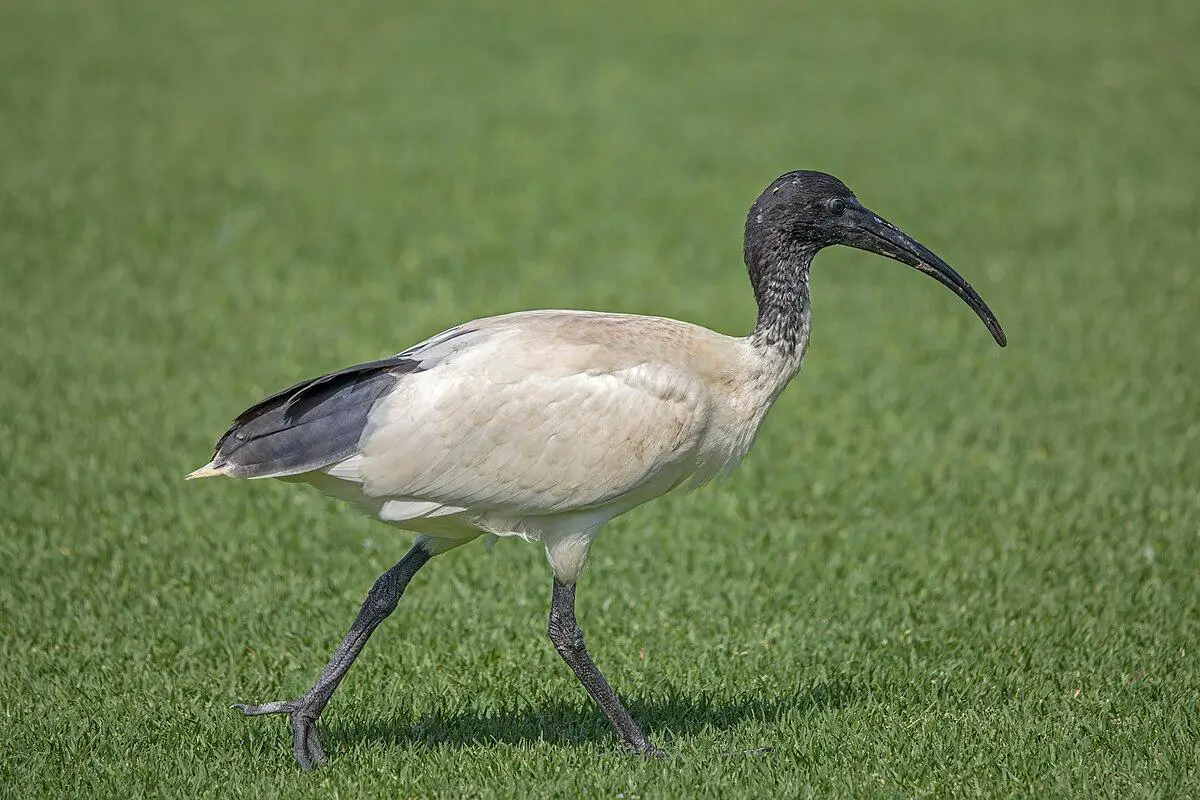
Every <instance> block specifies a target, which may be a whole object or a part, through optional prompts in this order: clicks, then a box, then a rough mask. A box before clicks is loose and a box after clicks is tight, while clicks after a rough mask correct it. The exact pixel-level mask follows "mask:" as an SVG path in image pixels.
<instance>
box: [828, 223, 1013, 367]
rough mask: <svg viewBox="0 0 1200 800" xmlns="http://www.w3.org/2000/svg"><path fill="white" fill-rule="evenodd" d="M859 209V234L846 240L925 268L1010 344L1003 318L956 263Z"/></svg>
mask: <svg viewBox="0 0 1200 800" xmlns="http://www.w3.org/2000/svg"><path fill="white" fill-rule="evenodd" d="M855 212H856V213H855V215H854V218H852V219H853V224H854V227H855V235H852V236H851V237H850V238H849V240H848V241H846V244H848V245H850V246H851V247H857V248H858V249H860V250H866V251H868V252H871V253H878V254H879V255H881V256H887V257H888V258H891V259H894V260H896V261H899V262H901V263H904V264H908V265H909V266H910V267H914V268H916V269H919V270H921V272H924V273H925V274H926V275H928V276H929V277H931V278H933V279H934V280H935V281H937V282H938V283H940V284H942V285H943V286H945V287H946V288H948V289H950V290H951V291H953V292H954V293H955V294H956V295H958V296H959V297H961V298H962V299H963V302H965V303H966V304H967V305H969V306H970V307H971V310H972V311H974V312H975V313H976V314H977V315H978V316H979V318H980V319H981V320H983V324H984V325H986V326H987V329H988V331H989V332H991V334H992V338H993V339H995V340H996V344H998V345H1000V346H1001V347H1004V346H1005V345H1006V344H1008V337H1007V336H1005V335H1004V329H1003V328H1001V327H1000V321H999V320H997V319H996V315H995V314H993V313H992V310H991V309H990V308H988V307H987V303H985V302H983V298H982V297H980V296H979V295H978V294H977V293H976V291H975V290H974V289H972V288H971V284H969V283H967V282H966V280H965V279H964V278H963V276H962V275H959V274H958V273H957V272H955V271H954V268H953V267H951V266H950V265H949V264H947V263H946V262H945V261H943V260H942V259H941V258H939V257H938V255H937V254H936V253H934V252H933V251H932V250H930V249H929V248H928V247H926V246H925V245H923V244H921V243H920V242H918V241H917V240H915V239H913V238H912V237H911V236H909V235H908V234H907V233H905V232H904V231H902V230H900V229H899V228H897V227H896V226H895V225H893V224H892V223H890V222H888V221H887V220H885V219H883V218H882V217H880V216H879V215H878V214H876V213H874V212H872V211H870V210H868V209H866V208H859V209H855ZM847 216H849V215H847Z"/></svg>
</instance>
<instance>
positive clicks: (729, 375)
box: [197, 311, 807, 584]
mask: <svg viewBox="0 0 1200 800" xmlns="http://www.w3.org/2000/svg"><path fill="white" fill-rule="evenodd" d="M806 342H807V325H805V331H804V335H803V336H802V337H801V341H800V342H799V345H800V346H799V347H796V348H795V349H794V350H792V351H790V352H788V351H784V350H781V349H779V348H774V347H764V346H756V345H755V344H753V343H752V341H751V339H750V338H735V337H730V336H724V335H721V334H718V333H715V332H713V331H711V330H708V329H707V328H702V327H700V326H697V325H691V324H688V323H685V322H679V321H676V320H672V319H664V318H660V317H642V316H633V315H622V314H601V313H594V312H584V311H532V312H523V313H516V314H507V315H504V316H499V317H492V318H489V319H482V320H477V321H475V322H472V323H469V325H467V326H463V327H462V328H456V329H451V330H449V331H446V332H445V333H442V334H439V335H438V336H435V337H433V338H431V339H429V340H427V341H425V342H422V343H421V344H418V345H416V346H414V347H412V348H410V349H408V350H406V351H404V353H402V354H401V355H403V356H407V357H409V358H412V359H414V360H420V362H421V366H422V370H421V371H419V372H415V373H413V374H411V375H406V376H404V377H403V379H401V380H400V381H398V382H397V383H396V385H395V386H394V387H393V388H392V389H391V390H390V391H388V392H387V393H385V394H384V395H383V396H381V397H380V398H379V400H378V401H377V402H376V403H375V405H374V407H373V408H372V410H371V411H370V414H369V417H368V421H367V425H366V427H365V428H364V430H363V433H362V436H361V438H360V440H359V446H358V452H356V453H354V454H353V455H351V456H349V457H348V458H346V459H344V460H342V461H339V462H337V463H335V464H332V465H330V466H328V467H326V468H324V469H322V470H319V471H314V472H306V473H301V474H298V475H291V476H277V477H284V479H285V480H289V481H299V482H303V483H308V484H311V485H313V486H315V487H316V488H318V489H320V490H321V491H322V492H325V493H326V494H329V495H331V496H333V497H337V498H339V499H342V500H346V501H348V502H350V503H351V504H353V505H354V506H355V507H356V508H358V509H359V510H360V511H361V512H363V513H365V514H367V515H369V516H373V517H376V518H378V519H380V520H381V521H383V522H386V523H388V524H391V525H394V526H396V527H399V528H403V529H405V530H410V531H415V532H418V533H421V534H423V535H424V536H425V537H426V538H427V541H428V546H429V547H430V549H431V551H432V552H435V553H436V552H444V551H445V550H449V549H451V548H453V547H457V546H458V545H461V544H464V543H466V542H468V541H470V540H472V539H474V538H476V537H477V536H480V535H481V534H485V533H486V534H493V535H495V536H520V537H522V538H524V539H527V540H531V541H541V542H542V543H543V544H544V546H545V548H546V556H547V558H548V559H549V561H550V564H551V566H552V568H553V570H554V573H555V575H556V577H558V579H559V580H560V581H562V582H564V583H568V584H569V583H573V582H574V581H575V579H576V578H577V577H578V575H579V572H580V570H581V569H582V568H583V565H584V561H585V559H586V557H587V552H588V547H589V545H590V544H591V541H592V539H593V538H594V537H595V536H596V534H597V533H598V532H599V530H600V529H601V527H602V526H603V525H604V524H605V523H606V522H608V521H609V520H610V519H612V518H614V517H616V516H618V515H620V514H623V513H625V512H626V511H629V510H630V509H632V508H635V507H637V506H639V505H641V504H642V503H645V502H647V501H649V500H652V499H654V498H655V497H658V496H660V495H662V494H664V493H665V492H668V491H670V490H671V489H674V488H676V487H679V486H681V485H682V486H687V487H696V486H699V485H701V484H703V483H705V482H707V481H708V480H710V479H712V478H713V477H714V476H716V475H718V474H720V473H722V472H724V471H727V470H729V469H732V468H733V467H734V466H736V465H737V464H738V463H739V462H740V461H741V459H742V457H743V456H745V454H746V452H747V451H748V450H749V448H750V446H751V444H753V442H754V437H755V435H756V434H757V432H758V429H759V426H760V425H761V424H762V421H763V419H764V417H765V416H766V413H767V411H768V410H769V409H770V407H771V404H772V403H773V402H774V400H775V398H776V397H778V395H779V393H780V392H781V391H782V390H783V388H784V387H785V386H786V385H787V383H788V381H789V380H790V379H791V377H792V376H793V375H794V374H795V372H796V370H797V369H798V368H799V365H800V361H801V358H802V356H803V353H804V345H805V344H806ZM204 469H206V468H202V470H198V471H197V472H198V473H200V472H203V470H204ZM264 477H271V476H264Z"/></svg>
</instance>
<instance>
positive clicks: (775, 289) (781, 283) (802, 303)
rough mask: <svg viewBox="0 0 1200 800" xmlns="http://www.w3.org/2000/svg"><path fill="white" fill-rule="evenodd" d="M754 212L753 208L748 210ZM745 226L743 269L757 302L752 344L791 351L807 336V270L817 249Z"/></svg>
mask: <svg viewBox="0 0 1200 800" xmlns="http://www.w3.org/2000/svg"><path fill="white" fill-rule="evenodd" d="M751 213H753V210H752V211H751ZM753 228H754V225H753V222H751V223H750V224H748V225H747V231H746V233H747V235H746V249H745V258H746V270H747V271H748V272H749V273H750V285H751V286H752V287H753V288H754V299H755V301H756V302H757V303H758V320H757V322H756V323H755V326H754V334H753V335H752V336H751V340H752V341H753V342H754V344H755V346H758V347H771V348H774V349H777V350H781V351H783V352H784V353H785V354H786V355H788V356H790V355H792V354H794V353H795V352H796V350H797V348H802V347H803V345H804V343H805V342H806V341H807V339H808V328H809V301H808V270H809V266H810V265H811V264H812V260H813V256H815V255H816V252H817V248H816V247H809V246H806V245H803V244H800V243H798V242H797V241H796V240H795V239H793V238H790V237H785V236H782V235H780V234H779V233H778V232H776V231H766V232H761V231H756V230H752V229H753Z"/></svg>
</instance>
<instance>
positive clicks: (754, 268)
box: [188, 171, 1006, 769]
mask: <svg viewBox="0 0 1200 800" xmlns="http://www.w3.org/2000/svg"><path fill="white" fill-rule="evenodd" d="M835 244H841V245H848V246H850V247H857V248H859V249H862V250H868V251H871V252H873V253H878V254H880V255H883V256H887V257H888V258H891V259H894V260H896V261H899V262H902V263H904V264H908V265H909V266H911V267H915V268H916V269H918V270H920V271H921V272H924V273H925V274H927V275H929V276H931V277H933V278H934V279H935V280H937V281H938V282H939V283H941V284H943V285H944V286H947V287H949V288H950V289H951V290H953V291H954V292H955V293H956V294H957V295H958V296H959V297H961V298H962V299H963V300H964V301H966V303H967V304H968V305H969V306H970V307H971V308H972V309H973V310H974V311H975V313H976V314H978V315H979V317H980V319H982V320H983V323H984V325H986V326H987V328H988V330H989V331H990V332H991V334H992V337H993V338H994V339H995V340H996V342H997V343H998V344H999V345H1000V346H1002V347H1003V346H1004V345H1005V343H1006V340H1005V336H1004V332H1003V330H1002V329H1001V328H1000V323H999V322H998V321H997V319H996V317H995V315H994V314H993V313H992V312H991V310H990V309H989V308H988V307H987V305H986V304H985V303H984V302H983V300H982V299H981V298H980V297H979V295H978V294H976V293H975V290H974V289H972V288H971V286H970V285H969V284H968V283H967V282H966V281H965V280H964V279H963V278H962V276H960V275H959V274H958V273H957V272H955V271H954V270H953V269H952V268H951V267H950V266H949V265H948V264H947V263H946V262H945V261H943V260H942V259H941V258H939V257H938V256H937V255H935V254H934V253H933V252H931V251H930V250H929V249H927V248H926V247H924V246H923V245H921V244H919V243H917V242H916V241H914V240H913V239H912V238H911V237H909V236H908V235H907V234H905V233H904V232H902V231H901V230H900V229H899V228H897V227H896V226H895V225H892V224H891V223H889V222H887V221H886V220H884V219H883V218H881V217H880V216H879V215H877V214H875V213H874V212H872V211H869V210H868V209H866V208H865V207H864V206H863V205H862V204H861V203H860V202H859V201H858V199H857V198H856V197H855V196H854V194H853V193H852V192H851V191H850V190H849V189H848V188H847V187H846V185H845V184H843V183H842V182H841V181H840V180H838V179H837V178H835V177H833V176H832V175H827V174H825V173H822V172H810V171H797V172H789V173H787V174H786V175H782V176H781V177H779V178H778V179H776V180H775V181H773V182H772V183H771V185H770V186H768V187H767V188H766V190H765V191H763V193H762V194H761V195H760V196H759V197H758V199H757V200H755V201H754V205H753V206H751V208H750V213H749V215H748V216H747V218H746V234H745V250H744V254H745V261H746V267H747V269H748V270H749V272H750V283H751V286H753V288H754V297H755V299H756V300H757V302H758V320H757V323H756V324H755V326H754V330H753V332H751V333H750V335H749V336H746V337H744V338H735V337H731V336H724V335H722V334H719V333H715V332H713V331H711V330H708V329H707V328H702V327H699V326H697V325H692V324H690V323H687V322H679V321H677V320H673V319H664V318H661V317H643V316H634V315H628V314H600V313H594V312H587V311H527V312H520V313H515V314H506V315H504V316H499V317H489V318H487V319H480V320H476V321H474V322H468V323H465V324H463V325H459V326H458V327H456V328H451V329H450V330H448V331H445V332H444V333H439V334H438V335H437V336H434V337H433V338H431V339H428V340H426V341H424V342H421V343H420V344H417V345H414V346H412V347H410V348H408V349H407V350H405V351H404V352H402V353H400V354H399V355H396V356H394V357H392V358H387V359H383V360H381V361H371V362H368V363H365V364H357V365H355V366H352V367H347V368H346V369H342V370H338V371H337V372H332V373H330V374H328V375H323V376H321V377H319V378H313V379H311V380H306V381H302V382H301V383H298V384H296V385H295V386H292V387H290V388H288V389H284V390H283V391H281V392H278V393H277V394H274V395H271V396H270V397H268V398H267V399H265V400H263V401H262V402H260V403H257V404H256V405H254V406H252V407H250V408H249V409H247V410H246V411H244V412H243V413H242V414H241V416H239V417H238V418H237V419H236V420H235V421H234V423H233V427H231V428H230V429H229V431H228V432H227V433H226V434H225V435H224V436H222V437H221V439H220V441H218V442H217V446H216V453H215V454H214V455H213V458H212V461H210V462H209V463H208V464H205V465H204V466H203V467H201V468H200V469H198V470H196V471H195V472H193V473H192V474H191V475H189V476H188V477H189V478H204V477H209V476H214V475H227V476H229V477H233V478H280V479H282V480H286V481H293V482H299V483H308V484H311V485H313V486H315V487H316V488H317V489H319V490H321V491H322V492H325V493H326V494H329V495H332V496H334V497H337V498H340V499H342V500H346V501H349V502H350V503H352V504H353V505H354V506H356V507H357V508H358V509H359V510H360V511H362V512H363V513H365V514H368V515H370V516H372V517H375V518H377V519H379V520H381V521H383V522H386V523H388V524H390V525H394V526H396V527H398V528H403V529H404V530H408V531H414V532H416V533H417V534H419V535H418V536H417V537H416V541H415V543H414V544H413V546H412V549H411V550H409V551H408V553H407V555H405V556H404V557H403V558H402V559H400V561H399V562H398V563H397V564H396V565H395V566H393V567H392V568H391V569H389V570H388V571H387V572H385V573H383V574H382V575H381V576H379V578H378V580H376V581H375V585H374V586H373V587H371V591H370V593H369V594H368V595H367V599H366V601H365V602H364V603H363V605H362V608H361V610H360V611H359V612H358V616H357V617H356V618H355V620H354V623H353V625H351V627H350V631H349V633H347V634H346V637H345V639H344V640H343V641H342V643H341V645H339V646H338V648H337V650H336V652H335V653H334V654H333V658H332V659H331V660H330V662H329V664H328V665H327V666H326V667H325V671H324V672H323V673H322V674H321V677H320V678H319V679H318V680H317V682H316V683H315V684H314V685H313V686H312V688H311V689H309V690H308V692H307V693H305V694H304V695H303V696H302V697H300V698H299V699H296V700H287V701H282V702H274V703H266V704H263V705H237V706H235V708H238V709H240V710H241V711H242V712H244V713H245V714H248V715H257V714H287V715H288V717H289V719H290V722H291V729H292V753H293V754H294V755H295V757H296V760H297V761H298V762H299V763H300V766H301V767H303V768H304V769H311V768H312V766H313V765H314V764H317V763H321V762H323V761H324V760H325V754H324V751H323V750H322V747H321V743H320V740H319V739H318V736H317V731H316V721H317V719H318V718H319V717H320V715H321V712H322V711H323V710H324V708H325V706H326V704H327V703H328V702H329V699H330V697H331V696H332V695H333V693H334V691H335V690H336V689H337V686H338V684H339V683H340V682H341V680H342V678H343V677H345V675H346V672H347V670H348V669H349V668H350V665H351V664H352V663H353V662H354V659H355V658H356V657H357V656H358V654H359V652H360V651H361V650H362V648H363V646H364V645H365V644H366V642H367V639H368V638H369V637H370V636H371V632H372V631H374V630H375V628H376V627H377V626H378V625H379V623H380V622H382V621H383V620H384V618H386V617H387V616H388V615H389V614H390V613H391V612H392V611H393V610H394V609H395V608H396V604H397V602H398V601H399V599H400V596H401V595H402V594H403V593H404V589H405V587H406V586H407V585H408V582H409V580H410V579H411V578H412V577H413V575H414V574H415V573H416V572H417V570H419V569H420V568H421V567H422V566H424V565H425V563H426V562H428V561H429V560H430V559H431V558H432V557H433V556H436V555H438V554H439V553H444V552H446V551H447V550H450V549H452V548H455V547H458V546H459V545H462V544H466V543H467V542H469V541H471V540H472V539H475V538H476V537H478V536H480V535H483V534H492V535H495V536H518V537H520V538H522V539H526V540H528V541H538V542H541V543H542V546H543V547H544V548H545V550H546V557H547V559H549V561H550V566H551V568H552V570H553V572H554V590H553V595H552V600H551V604H550V623H549V635H550V639H551V640H552V641H553V643H554V646H555V648H556V649H557V650H558V652H559V654H560V655H561V656H562V658H563V660H564V661H566V662H567V664H568V665H569V666H570V667H571V669H572V670H574V672H575V675H576V676H577V677H578V678H579V680H580V682H581V683H582V684H583V686H584V688H586V689H587V691H588V694H590V695H591V697H592V699H593V700H595V701H596V704H597V705H599V706H600V709H601V710H602V711H603V712H604V714H605V716H606V717H607V718H608V720H609V722H610V723H612V726H613V728H614V729H615V730H616V733H617V735H618V736H619V737H620V738H621V741H622V742H623V743H624V745H625V746H626V747H628V748H629V749H630V750H632V751H634V752H636V753H640V754H642V755H644V756H653V755H657V754H658V750H656V748H655V747H654V745H652V744H651V742H650V740H649V739H648V738H647V737H646V734H645V733H644V732H643V731H642V729H641V728H640V727H638V725H637V723H636V722H634V720H633V718H632V717H630V715H629V713H628V712H627V711H626V710H625V707H624V706H623V705H622V704H621V701H620V699H618V697H617V695H616V693H615V692H614V691H613V690H612V688H611V687H610V686H609V685H608V682H607V681H606V680H605V679H604V676H603V675H601V674H600V670H599V669H597V668H596V665H595V663H593V661H592V659H591V657H590V656H589V655H588V652H587V649H586V648H585V647H584V643H583V634H582V633H581V632H580V630H579V626H578V625H577V624H576V622H575V582H576V580H577V579H578V577H579V573H580V571H581V570H582V569H583V565H584V561H585V560H586V558H587V554H588V549H589V548H590V547H591V544H592V541H593V540H594V539H595V538H596V535H597V534H598V533H599V532H600V529H601V528H603V527H604V524H605V523H606V522H608V521H609V520H610V519H612V518H613V517H616V516H618V515H620V514H624V513H625V512H626V511H629V510H630V509H632V508H634V507H636V506H639V505H641V504H642V503H645V502H646V501H648V500H652V499H654V498H655V497H658V496H659V495H661V494H663V493H665V492H668V491H670V490H672V489H675V488H677V487H681V486H686V487H695V486H699V485H701V484H703V483H704V482H706V481H708V480H709V479H710V478H712V477H714V476H715V475H717V474H718V473H721V472H724V471H726V470H729V469H732V468H733V467H734V466H736V465H737V463H738V462H739V461H741V459H742V457H743V456H745V455H746V451H747V450H749V449H750V446H751V444H752V443H753V442H754V437H755V435H756V433H757V432H758V429H759V426H760V425H761V424H762V421H763V418H764V417H765V416H766V414H767V411H768V410H769V409H770V408H771V405H772V404H773V403H774V401H775V398H776V397H778V396H779V393H780V392H782V391H783V389H784V387H785V386H787V384H788V382H789V381H790V380H791V379H792V376H793V375H795V374H796V371H797V370H798V369H799V367H800V362H801V360H802V359H803V357H804V351H805V348H806V347H807V345H808V336H809V318H810V314H809V288H808V287H809V267H810V266H811V264H812V260H813V257H814V256H815V255H816V254H817V251H819V250H820V249H821V248H823V247H828V246H830V245H835Z"/></svg>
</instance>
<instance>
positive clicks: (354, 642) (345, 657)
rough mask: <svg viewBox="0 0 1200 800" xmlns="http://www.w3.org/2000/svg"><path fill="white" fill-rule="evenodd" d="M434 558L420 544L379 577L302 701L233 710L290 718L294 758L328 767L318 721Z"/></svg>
mask: <svg viewBox="0 0 1200 800" xmlns="http://www.w3.org/2000/svg"><path fill="white" fill-rule="evenodd" d="M431 558H433V556H432V555H430V553H429V551H427V550H426V549H425V548H424V547H423V546H422V545H421V543H420V542H418V543H417V544H415V545H413V548H412V549H411V550H409V551H408V554H407V555H405V556H404V558H402V559H400V561H399V562H397V563H396V565H395V566H394V567H392V568H391V569H389V570H388V571H387V572H385V573H383V574H382V575H380V576H379V578H378V579H377V580H376V581H375V585H374V586H372V587H371V591H370V593H368V594H367V599H366V600H365V601H363V604H362V608H361V609H359V611H358V616H357V617H355V618H354V624H353V625H351V626H350V631H349V633H347V634H346V638H344V639H342V643H341V644H340V645H338V648H337V650H335V651H334V653H333V658H332V659H330V661H329V664H328V665H326V667H325V671H324V672H322V673H321V677H320V678H318V679H317V682H316V683H314V684H313V687H312V688H311V689H309V690H308V692H307V693H306V694H305V695H304V696H303V697H301V698H300V699H299V700H282V701H279V702H275V703H264V704H263V705H261V706H249V705H244V704H242V703H238V704H236V705H234V706H233V707H234V708H236V709H238V710H239V711H241V712H242V713H243V714H245V715H247V716H256V715H258V714H287V715H288V719H289V721H290V722H291V726H292V755H293V756H295V757H296V761H297V762H298V763H299V764H300V767H301V768H302V769H305V770H310V769H312V768H313V765H315V764H323V763H325V751H324V749H323V748H322V747H321V740H320V739H319V738H318V737H317V718H318V717H320V716H321V712H322V711H324V710H325V705H326V704H327V703H328V702H329V698H331V697H333V693H334V691H335V690H336V689H337V687H338V684H339V683H341V682H342V678H344V677H345V676H346V673H347V672H348V671H349V670H350V665H351V664H353V663H354V659H356V658H358V654H359V653H360V652H362V649H363V646H364V645H366V643H367V639H369V638H371V632H372V631H374V630H375V628H377V627H378V626H379V623H381V622H383V621H384V620H385V619H387V616H388V615H389V614H391V613H392V612H393V611H395V610H396V604H397V603H399V602H400V596H401V595H403V594H404V588H405V587H406V586H408V582H409V581H410V580H412V576H413V575H416V574H417V570H419V569H420V568H421V567H423V566H425V562H427V561H429V559H431Z"/></svg>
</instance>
